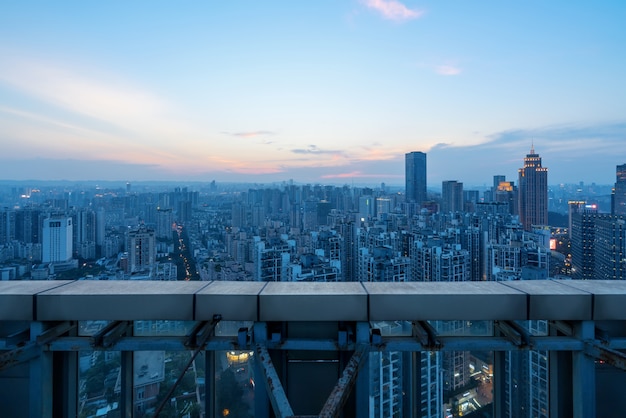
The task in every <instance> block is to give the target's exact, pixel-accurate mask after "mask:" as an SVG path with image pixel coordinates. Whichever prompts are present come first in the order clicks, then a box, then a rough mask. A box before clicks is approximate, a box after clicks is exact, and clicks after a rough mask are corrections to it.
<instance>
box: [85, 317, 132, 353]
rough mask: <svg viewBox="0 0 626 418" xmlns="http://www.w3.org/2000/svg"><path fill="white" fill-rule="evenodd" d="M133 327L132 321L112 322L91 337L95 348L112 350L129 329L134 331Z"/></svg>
mask: <svg viewBox="0 0 626 418" xmlns="http://www.w3.org/2000/svg"><path fill="white" fill-rule="evenodd" d="M132 326H133V322H132V321H114V322H111V323H110V324H109V325H107V326H106V327H104V328H102V329H101V330H100V331H98V332H97V333H96V334H94V335H93V336H92V337H91V339H92V345H93V348H96V347H104V348H110V347H111V346H112V345H113V344H115V343H116V342H117V341H118V340H119V339H120V338H122V337H123V336H124V335H125V334H126V333H127V332H128V330H129V329H132Z"/></svg>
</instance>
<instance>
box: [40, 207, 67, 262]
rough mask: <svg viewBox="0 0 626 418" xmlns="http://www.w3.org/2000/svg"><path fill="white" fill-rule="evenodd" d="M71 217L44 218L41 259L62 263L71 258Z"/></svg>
mask: <svg viewBox="0 0 626 418" xmlns="http://www.w3.org/2000/svg"><path fill="white" fill-rule="evenodd" d="M72 232H73V231H72V218H69V217H65V216H63V217H53V218H48V219H44V221H43V231H42V261H43V262H44V263H64V262H66V261H69V260H71V259H72V235H73V234H72Z"/></svg>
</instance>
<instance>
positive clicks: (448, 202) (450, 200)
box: [441, 180, 463, 213]
mask: <svg viewBox="0 0 626 418" xmlns="http://www.w3.org/2000/svg"><path fill="white" fill-rule="evenodd" d="M441 212H444V213H446V212H463V183H461V182H458V181H456V180H449V181H444V182H443V183H442V184H441Z"/></svg>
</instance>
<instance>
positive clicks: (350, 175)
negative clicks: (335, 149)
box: [320, 171, 404, 179]
mask: <svg viewBox="0 0 626 418" xmlns="http://www.w3.org/2000/svg"><path fill="white" fill-rule="evenodd" d="M320 178H323V179H345V178H377V179H380V178H404V175H401V174H372V173H367V174H366V173H363V172H361V171H351V172H349V173H335V174H324V175H322V176H320Z"/></svg>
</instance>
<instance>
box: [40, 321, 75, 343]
mask: <svg viewBox="0 0 626 418" xmlns="http://www.w3.org/2000/svg"><path fill="white" fill-rule="evenodd" d="M74 328H76V322H75V321H65V322H61V323H59V324H57V325H55V326H54V327H52V328H50V329H47V330H46V331H44V332H43V333H42V334H40V335H38V336H37V339H36V341H37V344H39V345H43V344H48V343H49V342H50V341H54V340H56V339H57V338H59V337H60V336H62V335H63V334H66V333H67V332H69V331H70V330H72V329H74Z"/></svg>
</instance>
